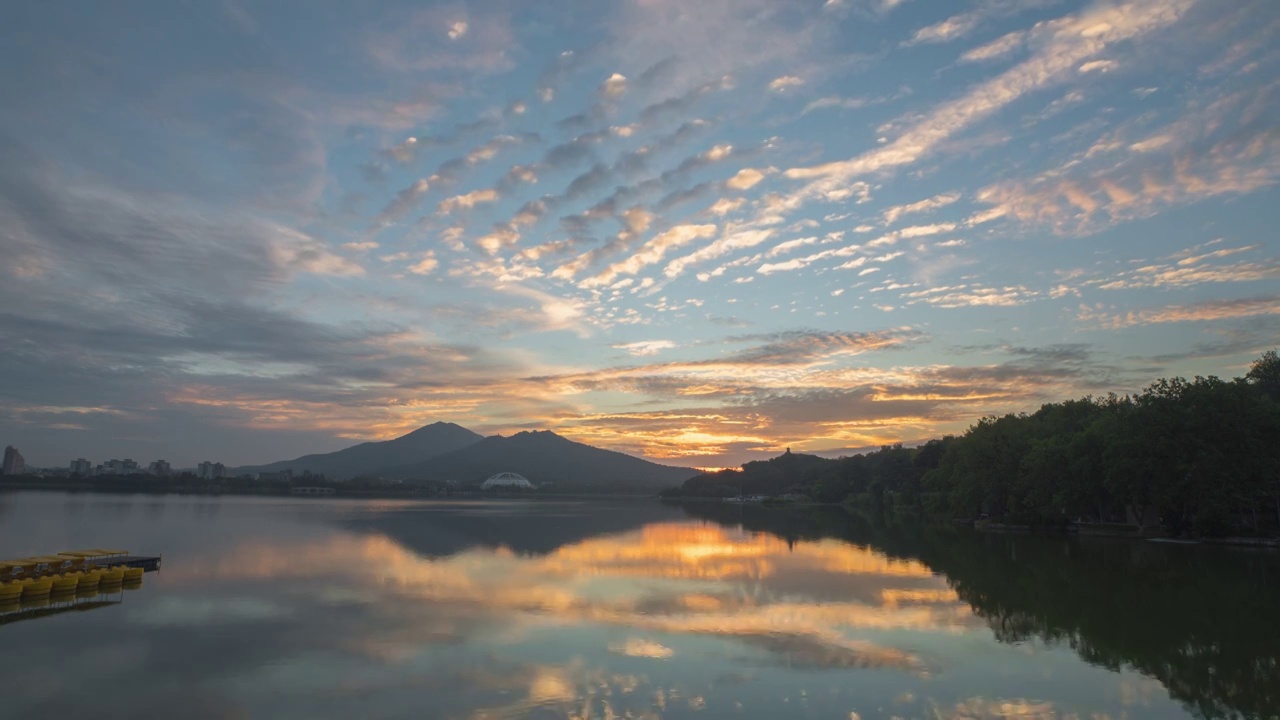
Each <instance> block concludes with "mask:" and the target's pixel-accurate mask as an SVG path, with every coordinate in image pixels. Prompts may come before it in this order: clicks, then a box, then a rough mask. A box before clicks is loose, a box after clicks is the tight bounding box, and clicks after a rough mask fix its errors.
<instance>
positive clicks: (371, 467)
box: [235, 422, 484, 479]
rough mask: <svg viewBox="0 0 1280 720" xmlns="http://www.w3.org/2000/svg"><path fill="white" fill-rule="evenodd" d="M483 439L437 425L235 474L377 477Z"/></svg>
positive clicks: (459, 428) (448, 425) (238, 470)
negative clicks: (383, 470) (381, 471)
mask: <svg viewBox="0 0 1280 720" xmlns="http://www.w3.org/2000/svg"><path fill="white" fill-rule="evenodd" d="M483 437H484V436H482V435H480V434H478V433H474V432H471V431H470V430H468V429H466V428H464V427H462V426H461V425H455V424H453V423H447V422H437V423H432V424H430V425H427V426H425V427H420V428H418V429H417V430H414V431H413V432H411V433H409V434H408V435H402V436H400V437H398V438H396V439H394V440H384V441H381V442H366V443H360V444H359V445H354V446H352V447H349V448H347V449H345V450H339V451H337V452H331V453H323V454H316V455H304V456H302V457H300V458H298V459H296V460H282V461H280V462H274V463H271V464H269V465H253V466H247V467H241V468H236V469H235V472H236V473H237V474H245V473H263V472H283V471H285V470H292V471H293V474H294V475H300V474H302V473H303V472H304V471H308V470H309V471H311V472H312V473H313V474H323V475H324V476H325V477H328V478H332V479H349V478H353V477H359V476H361V475H376V474H377V473H376V472H375V471H377V470H379V469H381V468H386V467H391V466H398V465H407V464H410V463H417V462H421V461H423V460H426V459H428V458H433V457H436V456H437V455H443V454H445V453H448V452H452V451H454V450H458V449H461V448H465V447H467V446H468V445H474V444H475V443H477V442H480V441H481V440H482V439H483Z"/></svg>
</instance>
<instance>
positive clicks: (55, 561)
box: [28, 555, 79, 575]
mask: <svg viewBox="0 0 1280 720" xmlns="http://www.w3.org/2000/svg"><path fill="white" fill-rule="evenodd" d="M28 560H34V561H35V562H37V563H38V565H37V566H36V569H37V572H39V573H40V574H41V575H60V574H62V573H66V572H71V571H72V570H75V569H77V566H78V565H79V562H78V561H77V560H76V559H75V558H69V557H63V556H61V555H39V556H37V557H33V558H28Z"/></svg>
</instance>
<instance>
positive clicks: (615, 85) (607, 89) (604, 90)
mask: <svg viewBox="0 0 1280 720" xmlns="http://www.w3.org/2000/svg"><path fill="white" fill-rule="evenodd" d="M626 92H627V78H626V77H624V76H623V75H622V74H621V73H614V74H612V75H610V76H609V77H608V78H607V79H606V80H605V81H604V82H603V83H601V84H600V95H601V96H603V97H604V98H606V99H609V100H617V99H618V98H620V97H622V96H623V95H624V94H626Z"/></svg>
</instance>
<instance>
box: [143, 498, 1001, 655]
mask: <svg viewBox="0 0 1280 720" xmlns="http://www.w3.org/2000/svg"><path fill="white" fill-rule="evenodd" d="M172 575H177V576H178V580H179V581H196V580H199V581H209V580H219V581H231V580H241V581H243V580H250V579H255V578H258V579H272V580H276V581H290V580H292V581H299V580H302V579H305V578H314V579H319V580H327V581H328V582H330V583H332V584H333V585H336V586H341V587H346V588H350V589H352V590H353V591H355V592H357V593H360V594H363V595H364V597H365V599H366V600H369V601H377V600H379V599H381V598H383V597H385V596H388V595H391V596H395V597H398V598H402V599H404V598H409V599H419V600H422V601H423V602H427V603H431V604H433V605H435V606H445V605H449V606H459V605H461V606H466V607H467V608H468V612H490V613H494V614H496V615H500V616H502V617H504V618H512V617H513V616H515V617H516V618H517V619H519V620H521V621H523V622H527V623H565V624H575V623H596V624H601V625H609V626H622V627H628V628H632V629H634V630H637V631H651V632H664V633H677V634H692V635H702V636H716V637H722V638H732V639H734V640H737V641H739V642H741V643H744V644H745V645H747V646H750V647H753V648H755V649H758V650H763V651H766V652H768V653H770V654H773V655H782V656H785V657H786V659H787V662H789V663H791V664H798V665H804V664H812V665H816V666H822V667H893V668H898V669H901V670H905V671H910V672H913V673H918V674H925V673H927V670H926V668H925V667H924V664H923V663H922V662H921V661H920V659H919V658H917V657H916V656H915V655H913V654H912V653H910V652H907V651H904V650H899V649H896V648H893V647H886V646H883V645H881V644H877V643H873V642H870V641H868V640H866V639H865V638H861V637H857V635H858V633H859V631H862V632H864V633H865V631H871V630H877V631H888V630H913V631H929V632H959V631H962V630H964V629H965V628H968V627H971V626H974V625H977V624H979V622H978V621H977V619H976V618H975V617H974V616H973V614H972V612H971V611H970V609H969V606H968V605H967V604H965V603H963V602H961V601H960V600H959V598H958V597H957V596H956V594H955V593H954V592H953V591H952V590H951V589H950V588H949V587H947V585H946V582H945V580H943V579H942V578H941V577H938V576H935V575H934V574H933V573H932V572H931V571H930V570H929V569H928V568H927V567H926V566H925V565H923V564H921V563H919V562H915V561H905V560H896V559H892V558H889V557H887V556H885V555H883V554H881V553H878V552H874V551H872V550H869V549H866V548H862V547H857V546H853V545H849V544H846V543H843V542H839V541H836V540H821V541H816V542H796V543H787V542H786V541H784V540H781V539H779V538H777V537H774V536H771V535H766V534H757V533H750V532H744V531H739V530H734V529H728V528H724V527H720V526H715V525H703V524H696V523H657V524H651V525H647V526H645V527H643V528H641V529H639V530H636V531H631V532H625V533H619V534H615V535H606V536H597V537H592V538H588V539H585V540H582V541H579V542H576V543H572V544H568V545H564V546H561V547H559V548H557V549H555V550H554V551H552V552H550V553H547V554H545V555H519V554H516V553H514V552H512V551H511V550H509V549H507V548H504V547H500V548H497V549H492V548H472V549H469V550H466V551H464V552H460V553H456V554H454V555H450V556H448V557H442V558H427V557H423V556H420V555H418V554H416V553H414V552H412V551H410V550H409V549H407V548H405V547H404V546H403V545H401V544H399V543H397V542H395V541H393V540H391V539H389V538H387V537H385V536H381V535H373V536H354V535H352V536H334V537H330V538H328V539H326V540H323V541H319V542H308V543H301V544H292V545H281V544H278V543H264V544H250V545H246V546H244V547H242V548H240V549H238V551H237V552H235V553H234V555H233V556H232V557H230V558H223V559H205V560H203V561H201V560H197V559H192V560H191V561H189V562H185V563H182V564H180V565H177V566H175V569H174V570H173V571H170V570H166V576H172ZM170 579H172V578H171V577H170ZM649 642H653V641H650V640H647V639H637V640H636V643H637V644H634V645H633V646H632V649H633V650H635V649H637V648H645V647H648V648H649V649H650V650H652V649H653V647H654V646H656V647H663V650H664V651H666V650H668V649H667V648H665V647H664V646H662V645H660V644H657V643H654V645H653V646H646V645H644V643H649ZM624 649H625V648H624ZM637 654H638V651H637Z"/></svg>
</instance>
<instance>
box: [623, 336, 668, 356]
mask: <svg viewBox="0 0 1280 720" xmlns="http://www.w3.org/2000/svg"><path fill="white" fill-rule="evenodd" d="M611 347H613V348H615V349H617V350H626V351H627V353H629V354H631V355H635V356H637V357H645V356H649V355H657V354H658V353H660V352H662V351H663V350H670V349H672V348H674V347H676V344H675V343H674V342H672V341H670V340H640V341H637V342H630V343H624V344H622V345H612V346H611Z"/></svg>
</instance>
